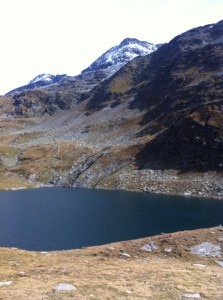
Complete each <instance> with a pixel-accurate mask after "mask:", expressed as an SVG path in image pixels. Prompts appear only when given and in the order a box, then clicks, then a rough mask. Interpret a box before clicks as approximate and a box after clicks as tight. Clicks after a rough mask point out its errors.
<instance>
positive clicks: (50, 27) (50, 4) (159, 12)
mask: <svg viewBox="0 0 223 300" xmlns="http://www.w3.org/2000/svg"><path fill="white" fill-rule="evenodd" d="M222 14H223V0H0V31H1V34H0V39H1V46H0V94H4V93H6V92H7V91H9V90H11V89H13V88H16V87H18V86H21V85H24V84H26V83H28V81H29V80H31V79H32V78H34V77H35V76H36V75H38V74H41V73H51V74H63V73H66V74H68V75H77V74H79V73H80V72H81V71H82V70H83V69H84V68H86V67H88V66H89V65H90V64H91V63H92V62H93V61H94V60H95V59H97V58H98V57H99V56H100V55H101V54H103V53H104V52H105V51H107V50H108V49H109V48H111V47H113V46H115V45H117V44H119V43H120V42H121V41H122V40H123V39H124V38H126V37H132V38H138V39H140V40H146V41H149V42H152V43H163V42H168V41H169V40H171V39H172V38H173V37H175V36H176V35H178V34H180V33H182V32H184V31H186V30H189V29H191V28H193V27H197V26H201V25H206V24H210V23H216V22H218V21H220V20H221V19H222Z"/></svg>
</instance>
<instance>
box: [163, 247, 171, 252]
mask: <svg viewBox="0 0 223 300" xmlns="http://www.w3.org/2000/svg"><path fill="white" fill-rule="evenodd" d="M164 252H165V253H171V252H172V248H165V249H164Z"/></svg>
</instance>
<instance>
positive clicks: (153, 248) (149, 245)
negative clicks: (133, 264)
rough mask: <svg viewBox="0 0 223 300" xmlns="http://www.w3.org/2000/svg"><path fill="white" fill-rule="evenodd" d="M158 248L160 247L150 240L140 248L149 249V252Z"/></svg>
mask: <svg viewBox="0 0 223 300" xmlns="http://www.w3.org/2000/svg"><path fill="white" fill-rule="evenodd" d="M157 249H159V247H158V246H157V245H156V244H155V243H154V242H153V241H152V242H149V243H148V244H145V245H144V246H142V247H141V248H140V250H143V251H147V252H152V251H153V250H157Z"/></svg>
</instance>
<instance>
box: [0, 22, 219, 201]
mask: <svg viewBox="0 0 223 300" xmlns="http://www.w3.org/2000/svg"><path fill="white" fill-rule="evenodd" d="M222 39H223V21H220V22H218V23H217V24H212V25H207V26H203V27H199V28H195V29H192V30H190V31H188V32H185V33H183V34H181V35H179V36H177V37H175V38H174V39H173V40H172V41H170V42H169V43H168V44H165V45H162V46H161V47H159V49H158V50H156V51H155V52H153V53H150V54H148V55H145V56H138V57H135V58H134V59H133V60H131V61H130V62H128V63H125V64H124V66H123V67H121V68H120V69H119V70H118V71H117V72H115V73H114V74H113V75H111V74H110V75H109V76H107V75H106V76H105V77H103V76H104V75H103V74H106V72H107V71H106V69H107V68H109V69H111V67H110V66H109V65H106V63H105V64H104V62H105V60H103V59H101V61H102V62H103V64H104V66H105V69H100V70H95V71H91V70H88V71H87V70H84V71H83V73H82V74H80V75H78V76H77V77H76V79H75V80H74V79H73V78H71V79H70V78H63V79H62V80H61V81H60V82H59V83H57V84H52V85H48V86H45V87H42V88H38V89H33V90H30V91H24V92H22V93H19V94H17V93H15V94H14V95H10V96H8V97H1V98H0V112H1V115H0V122H1V128H0V130H1V131H0V132H1V136H0V145H1V149H0V151H1V152H0V158H1V170H0V171H1V172H0V173H1V184H2V188H4V187H11V186H36V185H38V184H40V183H51V184H55V185H65V186H69V187H76V186H84V187H97V188H112V189H130V190H144V191H152V192H163V193H172V194H187V195H194V196H207V197H216V198H223V185H222V175H223V172H222V170H223V126H222V124H223V98H222V83H223V82H222V81H223V76H222V74H223V72H222V69H223V42H222ZM126 42H128V40H127V41H125V42H124V44H125V43H126ZM92 65H93V64H92ZM90 68H93V67H92V66H91V67H90ZM95 68H96V67H95ZM104 72H105V73H104ZM96 74H97V76H98V77H97V76H96ZM99 74H100V75H99ZM77 78H78V80H77ZM86 78H88V80H86ZM96 78H97V79H96ZM96 82H97V83H96Z"/></svg>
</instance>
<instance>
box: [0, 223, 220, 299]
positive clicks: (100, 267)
mask: <svg viewBox="0 0 223 300" xmlns="http://www.w3.org/2000/svg"><path fill="white" fill-rule="evenodd" d="M151 242H153V243H154V244H155V245H156V246H157V247H158V249H154V250H153V251H152V252H148V251H144V250H142V249H141V248H142V247H143V246H144V245H147V244H148V243H151ZM202 242H209V243H212V244H215V245H219V246H221V248H223V231H222V229H221V227H215V228H210V229H201V230H193V231H183V232H178V233H173V234H163V235H160V236H154V237H149V238H144V239H139V240H132V241H126V242H120V243H114V244H109V245H103V246H98V247H89V248H82V249H77V250H68V251H52V252H42V253H40V252H32V251H24V250H19V249H7V248H0V281H1V282H3V285H2V286H0V299H1V300H3V299H4V300H5V299H6V300H21V299H24V300H26V299H34V300H43V299H44V300H46V299H54V300H59V299H60V300H63V299H64V300H65V299H66V300H67V299H153V300H156V299H157V300H160V299H165V300H167V299H171V300H173V299H186V298H187V297H191V298H192V297H199V299H210V300H213V299H215V300H222V299H223V268H222V267H221V266H220V265H219V264H218V263H217V262H216V261H217V260H218V261H219V260H220V261H221V258H223V257H221V258H219V257H218V258H215V257H201V256H199V255H195V254H191V252H190V247H192V246H194V245H198V244H200V243H202ZM167 249H171V251H169V250H168V251H167ZM9 282H11V283H10V284H5V285H4V283H9ZM62 283H63V284H64V285H59V286H60V287H64V286H65V288H67V287H68V288H69V287H71V290H65V291H61V290H60V291H57V290H56V287H57V286H58V284H62Z"/></svg>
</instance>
